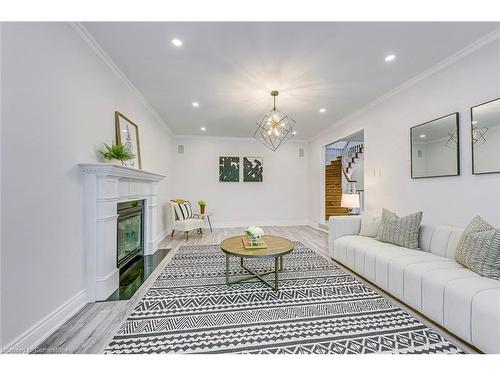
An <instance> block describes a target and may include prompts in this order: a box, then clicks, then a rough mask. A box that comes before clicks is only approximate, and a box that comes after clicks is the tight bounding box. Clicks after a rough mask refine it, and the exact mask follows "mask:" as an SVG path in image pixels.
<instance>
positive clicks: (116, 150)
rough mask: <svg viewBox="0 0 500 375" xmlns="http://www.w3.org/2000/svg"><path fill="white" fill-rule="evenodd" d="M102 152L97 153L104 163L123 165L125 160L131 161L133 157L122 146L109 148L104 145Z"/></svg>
mask: <svg viewBox="0 0 500 375" xmlns="http://www.w3.org/2000/svg"><path fill="white" fill-rule="evenodd" d="M104 147H105V149H104V150H101V151H99V152H100V153H101V155H102V157H103V158H104V161H105V162H106V163H112V164H118V165H125V164H124V163H125V162H126V161H127V160H130V159H133V158H134V157H135V155H134V154H132V153H131V152H130V150H129V149H128V148H127V147H125V146H124V145H115V144H112V145H111V146H110V145H108V144H106V143H104Z"/></svg>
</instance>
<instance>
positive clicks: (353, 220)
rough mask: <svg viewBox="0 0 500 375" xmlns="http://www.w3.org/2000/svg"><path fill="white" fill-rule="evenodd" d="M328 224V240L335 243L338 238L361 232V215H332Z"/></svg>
mask: <svg viewBox="0 0 500 375" xmlns="http://www.w3.org/2000/svg"><path fill="white" fill-rule="evenodd" d="M328 226H329V231H328V242H329V243H330V244H333V241H335V240H336V239H337V238H340V237H344V236H352V235H355V234H359V231H360V229H361V216H360V215H352V216H330V220H329V223H328Z"/></svg>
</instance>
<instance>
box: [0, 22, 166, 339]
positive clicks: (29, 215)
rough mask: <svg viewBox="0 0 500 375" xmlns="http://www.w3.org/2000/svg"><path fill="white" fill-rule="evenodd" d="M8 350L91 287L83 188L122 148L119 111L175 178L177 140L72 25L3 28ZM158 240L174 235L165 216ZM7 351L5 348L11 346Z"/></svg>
mask: <svg viewBox="0 0 500 375" xmlns="http://www.w3.org/2000/svg"><path fill="white" fill-rule="evenodd" d="M1 37H2V49H3V50H2V52H3V53H2V61H1V69H2V77H3V80H2V83H1V84H2V86H1V89H2V103H1V106H2V110H3V112H2V137H1V141H2V143H1V162H2V174H1V179H2V193H1V205H2V211H1V222H2V233H3V236H2V238H1V241H2V242H1V247H2V259H1V264H2V272H1V277H2V278H1V287H2V290H1V292H2V293H1V299H2V300H1V302H2V312H1V326H2V331H1V337H0V340H1V345H7V344H8V343H10V342H11V341H12V340H14V339H16V338H19V337H20V335H22V334H23V332H26V331H27V330H29V329H30V328H31V327H32V326H33V325H35V323H37V322H39V321H40V320H42V319H44V318H45V317H47V316H49V314H51V313H52V312H53V311H55V310H56V309H58V308H59V307H60V306H62V305H63V304H64V303H66V302H67V301H68V300H70V299H71V298H72V297H74V296H75V295H78V293H79V292H81V291H82V288H83V280H82V278H83V253H82V242H83V240H82V225H83V224H82V218H83V217H82V181H81V175H80V172H79V169H78V167H77V164H78V163H88V162H99V161H100V159H99V157H98V154H97V152H96V150H97V149H99V148H100V147H101V143H102V142H108V143H110V142H112V141H114V111H115V110H119V111H121V112H123V113H124V114H125V115H126V116H128V117H129V118H131V119H132V120H133V121H134V122H136V123H137V124H139V131H140V139H141V151H142V160H143V169H146V170H150V171H153V172H157V173H160V174H165V175H167V178H166V179H165V180H164V181H163V182H162V183H161V184H160V194H161V195H160V197H161V198H162V199H164V200H163V202H162V206H163V207H162V209H160V212H161V213H163V212H165V211H166V210H165V207H166V198H167V197H169V196H170V195H171V193H170V190H169V184H170V183H171V168H170V161H171V138H170V136H169V134H168V132H167V131H166V129H165V128H164V127H163V126H162V125H161V124H160V123H159V122H158V121H157V120H156V117H155V116H153V114H152V112H151V111H149V110H148V109H146V107H145V106H144V105H143V104H142V102H141V101H140V100H139V99H138V97H137V96H136V95H135V94H134V93H133V92H132V91H131V90H130V88H129V86H127V85H126V84H125V82H124V81H123V80H121V79H120V78H119V77H118V75H117V74H115V72H113V71H112V70H111V69H110V67H109V66H108V65H106V64H105V63H104V62H103V60H102V59H101V58H100V57H98V56H97V54H96V53H95V52H94V51H93V50H92V49H91V48H89V45H88V44H87V43H86V42H84V41H83V39H82V38H81V37H80V36H79V35H78V34H77V33H76V32H75V30H74V29H73V28H72V27H71V26H70V25H69V24H66V23H7V24H4V25H3V27H2V34H1ZM159 222H160V226H161V227H160V228H159V229H158V232H165V230H166V229H167V228H166V226H167V224H166V222H165V220H164V215H163V214H161V218H160V220H159ZM1 345H0V346H1Z"/></svg>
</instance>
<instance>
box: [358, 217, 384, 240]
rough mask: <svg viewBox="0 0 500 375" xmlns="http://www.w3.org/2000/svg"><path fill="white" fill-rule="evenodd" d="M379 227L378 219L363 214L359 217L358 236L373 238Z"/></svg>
mask: <svg viewBox="0 0 500 375" xmlns="http://www.w3.org/2000/svg"><path fill="white" fill-rule="evenodd" d="M379 225H380V217H376V216H372V215H370V214H366V213H364V214H363V215H361V229H360V230H359V235H360V236H365V237H375V236H376V235H377V233H378V227H379Z"/></svg>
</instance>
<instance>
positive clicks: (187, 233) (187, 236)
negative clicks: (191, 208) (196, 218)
mask: <svg viewBox="0 0 500 375" xmlns="http://www.w3.org/2000/svg"><path fill="white" fill-rule="evenodd" d="M188 238H189V232H188V231H186V241H187V240H188Z"/></svg>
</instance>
